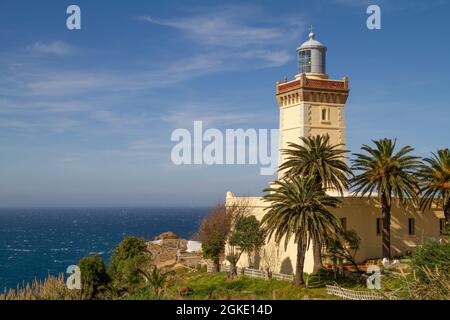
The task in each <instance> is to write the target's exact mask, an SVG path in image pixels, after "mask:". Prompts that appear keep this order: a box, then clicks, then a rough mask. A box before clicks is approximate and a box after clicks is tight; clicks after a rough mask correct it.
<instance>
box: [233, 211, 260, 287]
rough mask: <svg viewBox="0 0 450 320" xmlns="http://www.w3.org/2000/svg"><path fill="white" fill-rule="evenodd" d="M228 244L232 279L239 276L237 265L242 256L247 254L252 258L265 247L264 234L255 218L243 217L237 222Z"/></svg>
mask: <svg viewBox="0 0 450 320" xmlns="http://www.w3.org/2000/svg"><path fill="white" fill-rule="evenodd" d="M228 244H229V248H230V249H229V251H228V255H227V260H228V261H229V262H230V277H231V278H233V277H234V276H235V275H237V269H236V265H237V263H238V261H239V259H240V257H241V255H242V254H243V253H247V255H248V257H249V258H250V256H251V254H252V253H254V252H256V251H258V250H259V249H260V248H261V247H262V246H263V245H264V233H263V232H262V230H261V229H260V226H259V221H258V220H257V219H256V218H255V216H241V217H239V218H238V219H237V220H236V223H235V225H234V229H233V231H232V233H231V235H230V237H229V239H228ZM236 249H237V250H236Z"/></svg>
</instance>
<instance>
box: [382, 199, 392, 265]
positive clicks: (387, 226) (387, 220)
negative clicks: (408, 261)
mask: <svg viewBox="0 0 450 320" xmlns="http://www.w3.org/2000/svg"><path fill="white" fill-rule="evenodd" d="M381 216H382V218H383V227H382V243H383V245H382V255H383V258H387V259H390V258H391V206H390V204H389V203H388V201H387V198H386V195H385V194H384V193H383V194H382V195H381Z"/></svg>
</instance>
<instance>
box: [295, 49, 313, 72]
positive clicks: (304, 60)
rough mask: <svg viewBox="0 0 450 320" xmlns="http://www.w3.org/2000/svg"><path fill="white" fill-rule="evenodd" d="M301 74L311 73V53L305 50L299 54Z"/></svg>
mask: <svg viewBox="0 0 450 320" xmlns="http://www.w3.org/2000/svg"><path fill="white" fill-rule="evenodd" d="M298 69H299V73H309V72H311V51H310V50H305V51H300V52H299V53H298Z"/></svg>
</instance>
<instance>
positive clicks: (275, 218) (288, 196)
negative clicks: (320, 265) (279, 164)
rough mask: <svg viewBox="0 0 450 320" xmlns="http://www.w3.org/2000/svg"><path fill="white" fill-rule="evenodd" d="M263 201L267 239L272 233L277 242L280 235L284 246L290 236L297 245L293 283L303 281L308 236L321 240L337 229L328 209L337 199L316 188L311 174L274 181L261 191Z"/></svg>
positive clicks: (332, 206) (336, 222) (264, 227)
mask: <svg viewBox="0 0 450 320" xmlns="http://www.w3.org/2000/svg"><path fill="white" fill-rule="evenodd" d="M264 191H265V192H267V193H266V194H265V195H264V200H265V201H267V202H270V205H269V207H268V208H266V211H267V213H266V214H265V215H264V217H263V219H262V221H261V223H262V226H263V230H264V231H265V232H267V235H268V237H269V239H270V238H271V237H272V236H273V237H274V239H275V242H277V243H279V242H280V241H281V240H282V239H283V237H284V246H285V249H286V247H287V245H288V243H289V241H290V239H291V238H292V236H294V243H296V244H297V261H296V269H295V277H294V284H296V285H301V284H304V279H303V267H304V262H305V253H306V250H307V248H308V246H309V243H310V239H311V238H314V237H316V238H317V239H319V240H320V241H324V240H325V238H326V237H328V236H329V235H330V234H334V233H336V232H339V230H340V223H339V221H338V220H337V219H336V217H335V216H334V215H333V214H331V213H330V212H329V211H328V208H335V207H336V206H337V205H338V203H339V200H338V199H336V198H333V197H331V196H329V195H327V194H326V193H325V190H324V189H320V190H318V188H317V186H316V185H315V182H314V180H313V179H312V178H311V177H308V178H303V177H301V176H296V177H293V178H290V179H285V180H281V181H277V182H275V183H274V185H273V186H272V187H271V188H267V189H265V190H264Z"/></svg>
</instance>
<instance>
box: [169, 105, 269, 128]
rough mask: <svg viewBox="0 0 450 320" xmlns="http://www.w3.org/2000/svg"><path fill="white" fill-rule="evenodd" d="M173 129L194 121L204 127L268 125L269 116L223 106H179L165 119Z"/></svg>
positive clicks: (183, 126)
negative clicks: (199, 122) (200, 122)
mask: <svg viewBox="0 0 450 320" xmlns="http://www.w3.org/2000/svg"><path fill="white" fill-rule="evenodd" d="M162 119H163V121H165V122H167V123H168V124H170V125H171V126H172V127H173V128H186V127H190V126H192V125H193V122H194V121H202V122H203V126H204V127H210V128H212V127H214V128H224V127H233V126H243V125H248V124H253V125H254V124H256V123H266V122H267V119H269V115H267V114H263V113H258V114H255V113H250V112H248V113H247V112H242V111H239V110H233V109H232V108H229V107H228V108H225V107H221V106H207V105H205V106H199V105H195V106H192V105H185V106H178V107H177V108H176V109H174V110H172V111H170V112H169V113H168V114H167V115H165V116H164V117H163V118H162Z"/></svg>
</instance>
